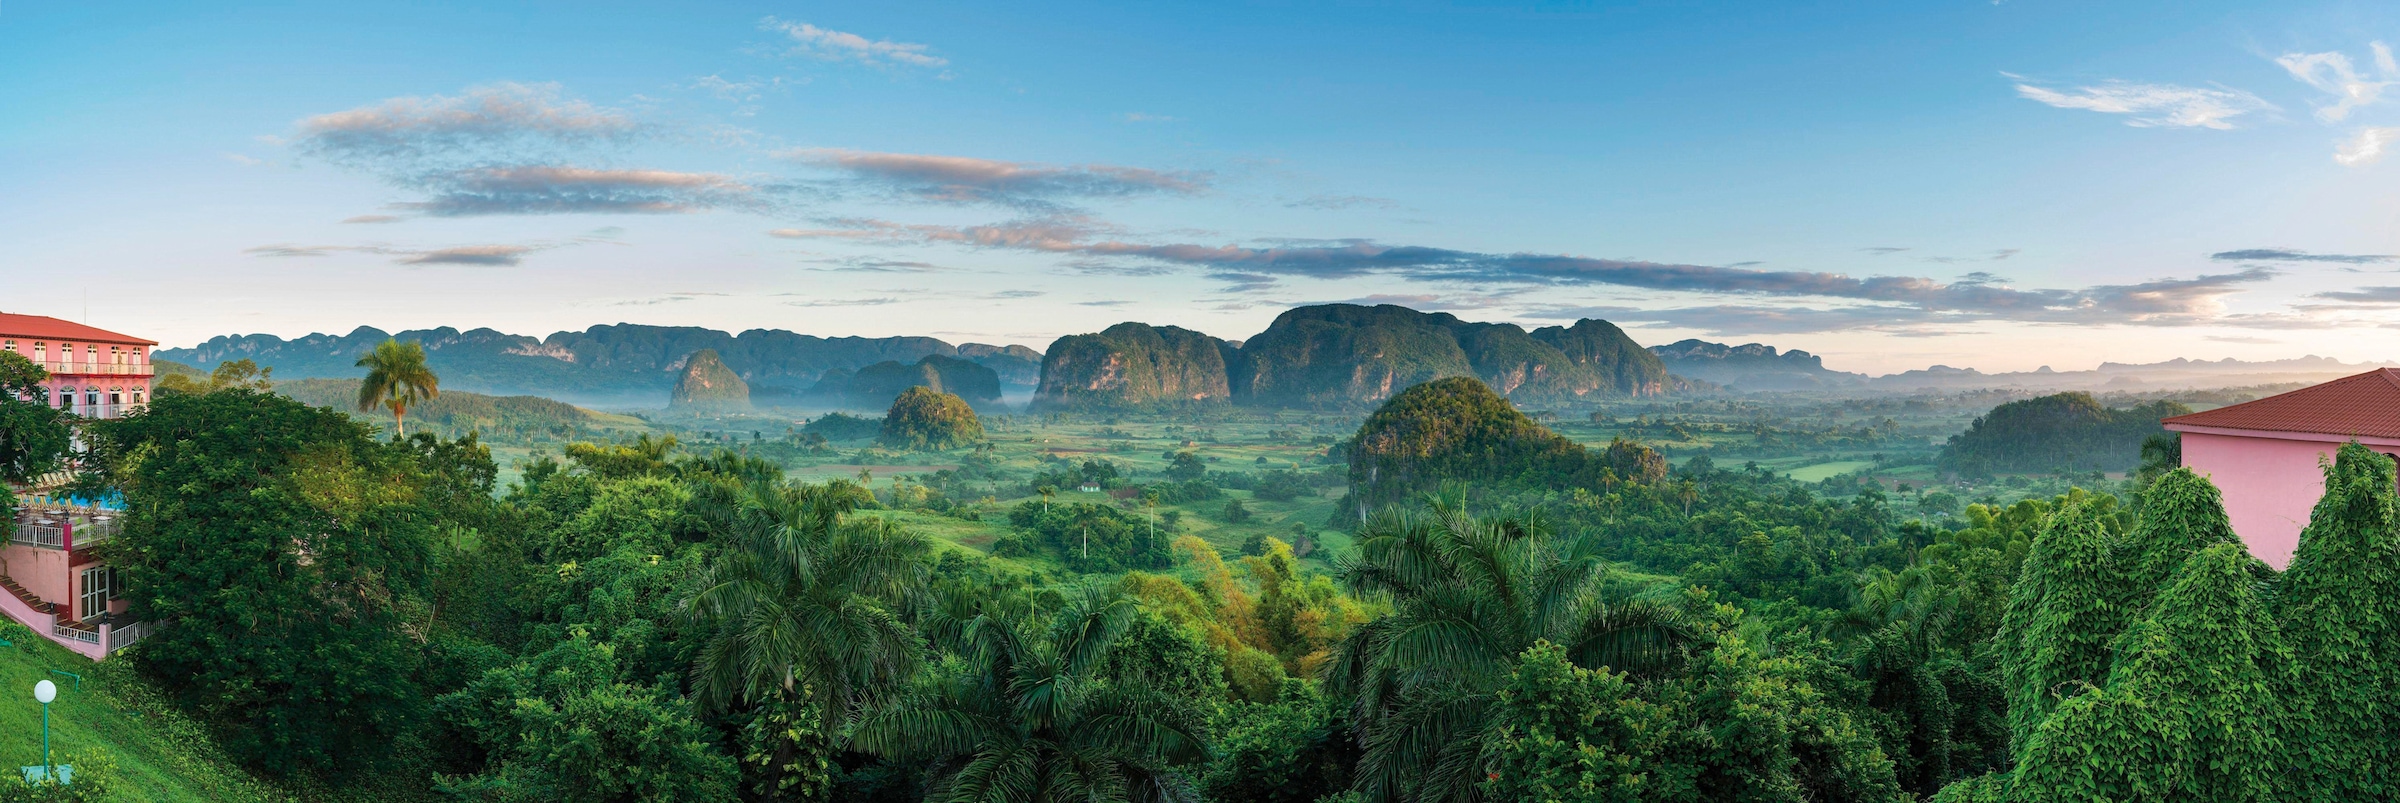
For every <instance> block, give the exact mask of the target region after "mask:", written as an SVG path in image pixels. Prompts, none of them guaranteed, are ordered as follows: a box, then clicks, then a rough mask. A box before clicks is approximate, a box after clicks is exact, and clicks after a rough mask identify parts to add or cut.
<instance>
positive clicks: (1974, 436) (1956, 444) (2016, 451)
mask: <svg viewBox="0 0 2400 803" xmlns="http://www.w3.org/2000/svg"><path fill="white" fill-rule="evenodd" d="M2191 411H2192V410H2191V408H2189V407H2185V406H2183V405H2181V404H2178V403H2175V402H2170V401H2159V402H2152V403H2149V404H2143V405H2137V406H2134V407H2129V408H2125V409H2121V410H2112V409H2109V408H2108V407H2104V406H2102V405H2101V404H2100V401H2099V400H2098V399H2094V398H2092V395H2091V394H2089V393H2080V392H2078V393H2060V394H2057V395H2052V396H2043V397H2040V398H2035V399H2026V400H2023V401H2013V402H2009V403H2007V404H2003V405H2000V406H1998V407H1994V408H1992V411H1991V412H1989V413H1986V414H1984V415H1983V417H1981V418H1977V419H1975V423H1974V425H1973V426H1970V427H1968V428H1967V431H1966V432H1963V433H1960V434H1958V435H1954V436H1952V437H1951V438H1950V443H1949V445H1947V446H1944V447H1942V453H1941V457H1940V459H1939V462H1940V465H1941V467H1942V469H1943V470H1945V471H1953V472H1957V473H1959V474H1962V475H1966V476H1987V475H1991V474H1997V473H2004V472H2026V471H2054V470H2061V469H2064V470H2072V471H2122V470H2125V469H2128V468H2132V467H2133V466H2134V465H2135V464H2136V463H2137V462H2138V461H2139V460H2140V459H2141V457H2142V442H2143V440H2144V439H2146V438H2149V437H2150V436H2152V435H2158V434H2163V433H2164V430H2162V429H2160V428H2159V424H2158V422H2159V419H2162V418H2166V417H2168V416H2175V415H2182V414H2184V413H2188V412H2191Z"/></svg>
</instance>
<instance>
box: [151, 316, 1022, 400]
mask: <svg viewBox="0 0 2400 803" xmlns="http://www.w3.org/2000/svg"><path fill="white" fill-rule="evenodd" d="M387 337H398V338H399V339H401V340H413V341H417V342H421V343H423V344H424V345H425V351H426V360H427V362H428V363H430V364H431V365H432V367H433V369H434V370H435V371H436V372H438V373H440V374H441V375H442V387H444V388H445V389H447V388H457V389H459V390H469V391H476V392H482V393H494V394H533V395H540V396H546V397H550V398H557V399H569V400H575V401H579V402H582V403H586V404H613V405H639V406H658V405H660V404H663V403H665V402H666V401H667V400H668V396H669V394H670V392H671V391H672V390H673V388H674V387H675V383H676V381H677V379H678V378H679V377H680V375H681V372H682V368H683V367H684V360H685V359H686V358H688V357H690V356H691V355H692V353H694V352H697V351H700V350H701V349H714V350H715V351H716V352H717V353H718V355H719V356H720V357H721V358H722V360H723V362H724V364H725V365H726V367H728V368H730V369H732V370H733V372H734V373H735V374H736V375H738V376H740V377H741V378H742V379H743V380H744V381H745V382H747V383H748V384H749V385H750V388H751V391H752V394H753V397H754V398H755V399H756V400H758V401H760V402H762V403H765V402H768V401H770V400H778V399H791V398H795V397H797V396H798V395H799V394H800V393H802V392H803V391H806V390H807V389H808V388H810V387H812V386H814V385H816V384H817V382H818V380H820V379H823V378H825V374H826V372H828V371H840V372H845V373H854V372H856V371H858V370H859V369H860V368H864V367H866V366H869V365H874V364H876V363H880V362H887V361H889V362H898V363H903V364H910V363H915V362H917V361H918V360H920V359H923V358H924V357H926V356H928V355H936V356H942V357H962V356H963V357H964V359H967V360H969V361H972V362H976V363H978V364H985V365H987V367H991V368H992V370H993V371H994V372H995V374H997V375H1000V376H1001V377H1003V378H1002V380H1001V381H1002V382H1003V384H1011V385H1019V386H1026V385H1030V384H1032V382H1031V381H1028V380H1029V379H1031V378H1030V377H1028V376H1027V375H1026V369H1025V366H1026V365H1030V364H1036V361H1038V360H1039V359H1040V354H1039V353H1038V352H1035V351H1033V350H1032V349H1029V348H1026V347H1024V346H1007V347H1000V346H986V345H980V344H973V343H970V344H967V345H966V346H963V347H962V346H954V345H951V344H950V343H947V342H944V341H941V340H937V339H934V338H930V337H883V338H866V337H831V338H826V337H815V336H811V335H802V334H796V333H793V332H787V331H783V330H779V329H753V330H750V331H746V332H743V333H741V334H739V335H735V334H730V333H726V332H722V331H717V330H714V329H704V328H700V327H688V326H678V327H669V326H642V325H636V324H617V325H614V326H595V327H592V328H590V329H588V330H585V331H582V332H559V333H556V334H553V335H550V336H549V337H547V338H542V339H538V340H537V339H535V338H532V337H528V336H525V335H512V334H507V333H504V332H498V331H494V330H491V329H475V330H472V331H467V332H461V331H459V330H457V329H453V328H450V327H442V328H439V329H426V330H413V331H404V332H400V333H398V334H396V335H394V334H387V333H385V332H384V331H383V330H380V329H375V328H372V327H363V326H362V327H359V328H358V329H356V330H353V331H352V332H351V333H349V334H347V335H329V334H312V335H309V336H307V337H301V338H297V339H293V340H284V339H283V338H280V337H275V336H273V335H234V336H224V337H217V338H214V339H211V340H209V341H208V342H206V343H203V344H201V345H199V346H197V347H194V348H188V349H163V350H160V351H159V352H158V355H157V356H158V358H159V359H165V360H174V361H177V362H182V363H185V364H189V365H192V366H195V367H197V368H200V369H202V370H208V369H210V368H213V367H215V366H216V364H217V363H219V362H222V361H225V360H234V359H242V358H249V359H251V360H254V361H256V362H257V363H258V364H260V365H265V366H273V367H274V369H275V378H276V379H279V380H288V379H304V378H311V377H322V378H333V379H354V378H357V377H359V376H361V375H363V373H364V372H363V371H361V370H360V369H358V368H356V367H354V366H353V363H354V362H356V361H357V359H358V356H359V355H360V354H364V353H366V351H367V350H368V349H371V348H373V347H374V345H375V344H376V343H380V342H383V340H384V339H385V338H387ZM1012 377H1013V378H1014V379H1015V380H1016V381H1010V378H1012ZM895 393H896V391H895ZM887 401H888V400H887ZM878 407H880V405H878Z"/></svg>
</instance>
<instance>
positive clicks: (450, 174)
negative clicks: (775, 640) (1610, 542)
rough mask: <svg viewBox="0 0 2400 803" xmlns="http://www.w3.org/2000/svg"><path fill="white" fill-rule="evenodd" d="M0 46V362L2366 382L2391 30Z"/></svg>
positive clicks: (2183, 8)
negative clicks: (353, 361) (1004, 353)
mask: <svg viewBox="0 0 2400 803" xmlns="http://www.w3.org/2000/svg"><path fill="white" fill-rule="evenodd" d="M2096 5H2100V4H2090V3H2070V2H2035V1H2032V0H2001V2H1993V1H1992V0H1971V1H1967V0H1956V1H1954V0H1934V1H1932V2H1928V1H1927V0H1914V1H1912V2H1891V3H1871V2H1850V3H1810V2H1800V3H1792V2H1777V3H1716V4H1691V3H1662V2H1633V3H1608V2H1533V3H1522V2H1519V3H1502V2H1493V3H1362V2H1351V3H1306V4H1302V3H1242V2H1213V3H1186V4H1160V3H1125V2H1105V3H1103V2H1093V3H1038V4H1036V3H1016V4H990V3H957V4H951V3H928V2H913V1H908V0H903V1H899V2H889V1H887V2H879V3H855V4H846V3H735V2H725V3H680V4H667V3H658V4H626V3H610V2H576V3H565V2H559V3H507V2H491V1H488V0H487V1H485V2H474V3H443V2H385V3H375V4H362V3H350V4H328V3H300V2H295V3H285V4H273V3H236V2H227V3H207V4H199V3H143V2H111V3H84V2H51V1H47V0H15V1H14V2H7V3H0V310H5V311H8V312H15V313H30V314H43V315H54V316H57V317H62V318H68V319H72V320H82V321H86V322H89V323H91V324H92V325H95V326H101V327H104V328H109V329H114V330H118V331H123V332H127V333H130V334H137V335H142V336H146V337H149V338H151V339H155V340H158V341H161V342H162V343H164V344H166V345H169V346H188V345H193V344H196V343H198V342H200V341H203V340H205V339H207V338H210V337H213V336H217V335H224V334H237V333H240V334H247V333H267V334H275V335H280V336H284V337H297V336H300V335H305V334H308V333H311V332H335V333H346V332H348V331H350V330H351V329H353V328H356V327H358V326H362V325H363V326H374V327H378V328H381V329H385V330H390V331H397V330H401V329H410V328H425V327H433V326H445V325H447V326H455V327H458V328H461V329H471V328H476V327H490V328H493V329H498V330H500V331H504V332H511V333H518V334H528V335H534V336H542V335H547V334H549V333H552V332H556V331H561V330H582V329H585V328H587V327H590V326H593V325H598V324H610V323H619V322H626V323H641V324H658V325H679V326H705V327H710V328H716V329H724V330H728V331H741V330H744V329H752V328H774V329H789V330H793V331H797V332H802V333H807V334H814V335H821V336H840V335H863V336H889V335H931V336H935V337H940V338H943V339H946V340H949V341H951V342H984V343H995V344H1009V343H1022V344H1025V345H1029V346H1033V347H1035V348H1037V349H1039V348H1044V347H1046V346H1047V345H1048V344H1049V342H1050V341H1051V340H1052V339H1054V338H1056V337H1058V336H1061V335H1067V334H1075V333H1080V332H1091V331H1097V330H1099V329H1102V328H1105V327H1107V326H1109V325H1112V324H1115V323H1117V322H1120V321H1129V320H1131V321H1143V322H1148V323H1152V324H1160V325H1175V326H1182V327H1185V328H1189V329H1195V330H1199V331H1203V332H1207V333H1209V334H1213V335H1217V336H1220V337H1225V338H1230V339H1241V338H1246V337H1249V336H1251V335H1253V334H1256V333H1257V332H1259V331H1260V330H1262V329H1264V328H1265V327H1266V326H1267V325H1268V324H1269V323H1270V322H1271V321H1272V320H1273V319H1274V317H1275V316H1276V315H1277V314H1279V313H1281V312H1282V311H1284V310H1286V309H1288V308H1290V307H1292V306H1296V305H1301V304H1311V303H1325V302H1352V303H1396V304H1403V305H1406V306H1410V307H1414V308H1417V309H1423V310H1436V311H1445V312H1451V313H1454V314H1457V315H1459V316H1460V317H1462V318H1465V319H1468V320H1495V321H1512V322H1516V323H1520V324H1523V325H1526V326H1528V327H1533V326H1545V325H1555V324H1564V323H1571V322H1572V321H1574V320H1576V319H1578V318H1585V317H1597V318H1603V319H1606V320H1609V321H1612V322H1615V323H1617V324H1619V325H1621V326H1623V327H1625V329H1626V330H1627V331H1628V332H1629V333H1631V334H1632V335H1633V336H1634V337H1635V338H1636V339H1637V340H1639V341H1641V342H1642V343H1644V344H1661V343H1668V342H1673V341H1676V340H1680V339H1684V338H1694V337H1696V338H1701V339H1706V340H1712V341H1719V342H1727V343H1737V344H1738V343H1746V342H1763V343H1767V344H1770V345H1775V346H1778V347H1782V348H1800V349H1806V350H1808V351H1810V352H1812V353H1816V354H1819V355H1822V356H1824V358H1825V362H1826V365H1827V366H1828V367H1832V368H1836V369H1841V370H1851V371H1863V372H1867V373H1875V374H1881V373H1889V372H1895V371H1901V370H1907V369H1911V368H1920V367H1924V366H1926V365H1931V364H1944V365H1951V366H1960V367H1974V368H1979V369H1982V370H1985V371H2010V370H2031V369H2034V368H2036V367H2039V366H2043V365H2048V366H2052V367H2054V368H2056V369H2058V370H2073V369H2085V368H2091V367H2093V366H2095V365H2097V364H2098V363H2100V362H2102V361H2115V362H2150V361H2157V360H2165V359H2172V358H2177V357H2188V358H2195V359H2202V358H2205V359H2218V358H2225V357H2234V358H2240V359H2249V360H2259V359H2278V358H2286V357H2296V356H2301V355H2308V354H2314V355H2323V356H2330V357H2336V358H2340V359H2344V360H2352V361H2358V360H2386V359H2392V358H2394V357H2395V355H2394V351H2395V349H2394V346H2395V345H2400V256H2395V255H2400V172H2396V171H2400V157H2394V156H2391V154H2392V153H2393V152H2396V151H2400V65H2396V64H2395V63H2394V55H2393V50H2392V46H2391V45H2390V44H2387V43H2400V4H2393V3H2388V2H2386V3H2356V2H2339V3H2311V2H2249V3H2227V2H2173V3H2168V2H2156V3H2153V2H2125V3H2110V4H2105V5H2106V7H2104V8H2100V7H2094V6H2096Z"/></svg>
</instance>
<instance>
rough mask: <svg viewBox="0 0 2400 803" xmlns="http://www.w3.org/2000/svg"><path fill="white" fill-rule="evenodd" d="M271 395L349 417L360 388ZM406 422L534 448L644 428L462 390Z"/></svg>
mask: <svg viewBox="0 0 2400 803" xmlns="http://www.w3.org/2000/svg"><path fill="white" fill-rule="evenodd" d="M275 392H277V393H280V394H283V395H285V396H290V397H292V398H293V399H296V400H298V401H300V402H303V403H305V404H308V405H311V406H315V407H331V408H333V409H336V410H343V411H348V410H351V409H353V408H355V406H356V404H357V401H358V382H357V381H356V380H349V379H301V380H294V381H286V382H277V383H275ZM408 422H409V431H411V432H414V431H417V428H418V427H420V426H422V427H425V431H427V432H433V433H437V434H440V435H443V436H446V437H457V436H460V435H464V434H466V433H469V432H479V433H482V434H483V435H484V437H485V438H486V439H487V440H491V439H500V440H511V441H534V442H541V441H554V440H565V439H572V438H578V437H586V438H588V437H592V436H595V435H599V434H602V433H606V432H611V431H616V430H628V431H630V430H639V429H644V428H645V427H644V425H643V424H642V422H641V421H639V420H636V419H632V418H628V417H625V416H620V415H610V414H607V413H598V412H593V411H591V410H586V409H583V408H581V407H577V406H575V405H572V404H568V403H566V402H561V401H554V400H551V399H545V398H541V397H539V396H486V395H484V394H481V393H469V392H466V391H462V390H445V391H443V392H442V395H441V396H439V397H436V398H433V399H428V400H425V401H422V402H419V403H417V405H416V406H413V407H410V408H409V410H408ZM385 423H389V422H385Z"/></svg>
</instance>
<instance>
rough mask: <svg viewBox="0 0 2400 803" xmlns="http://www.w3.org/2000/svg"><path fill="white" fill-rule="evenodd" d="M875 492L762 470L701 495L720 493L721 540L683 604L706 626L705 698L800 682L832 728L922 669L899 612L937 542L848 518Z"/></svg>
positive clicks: (756, 697) (728, 701)
mask: <svg viewBox="0 0 2400 803" xmlns="http://www.w3.org/2000/svg"><path fill="white" fill-rule="evenodd" d="M710 496H712V497H714V496H717V495H716V494H711V495H710ZM870 498H871V497H869V496H868V495H867V494H866V492H865V489H864V488H862V487H860V486H858V485H854V484H851V483H850V482H848V481H843V480H836V481H834V482H829V483H826V484H823V485H801V486H792V485H785V484H782V483H780V482H777V481H775V480H773V479H766V478H761V479H758V480H754V481H752V482H751V483H749V484H748V486H747V487H746V488H744V489H743V490H741V491H740V492H738V493H736V494H733V495H731V498H717V499H714V500H703V501H704V502H708V501H715V502H716V504H715V505H713V507H714V508H715V509H714V510H711V511H708V515H706V516H705V517H706V518H708V519H710V520H712V522H714V523H715V525H716V527H717V528H718V529H719V530H721V531H722V543H724V544H726V549H725V551H724V552H723V553H722V554H720V555H719V556H718V557H717V559H716V562H715V563H714V564H713V565H711V566H710V567H709V569H708V571H707V573H706V574H705V575H703V577H702V580H701V583H700V591H699V592H698V593H696V594H694V595H693V596H692V597H691V598H690V599H689V600H686V601H685V602H684V607H685V609H686V610H687V611H689V612H690V613H691V615H692V616H693V617H694V619H695V620H696V621H697V623H698V624H699V625H700V626H701V628H702V629H703V632H704V633H705V635H704V637H703V638H704V641H703V642H702V645H701V647H700V653H699V655H698V657H697V658H696V659H695V660H694V662H693V666H692V694H693V696H694V698H696V700H697V702H699V703H700V705H701V706H702V707H703V708H707V709H712V710H716V709H722V708H725V707H728V706H733V705H737V704H754V703H759V702H761V701H764V700H767V699H769V698H771V697H774V696H776V695H793V694H798V693H799V692H800V690H802V689H805V690H807V693H809V694H812V695H815V696H816V697H817V700H818V702H821V703H823V706H822V709H821V710H822V711H823V714H824V717H825V719H826V723H825V724H826V725H827V727H828V730H832V729H833V728H834V727H835V726H838V725H839V724H840V723H841V721H842V720H844V719H847V718H848V716H849V715H850V714H851V712H852V711H854V710H856V709H857V708H858V707H860V706H863V705H866V704H869V703H872V702H874V701H875V700H877V699H880V697H881V696H882V695H885V694H887V693H890V692H893V691H896V690H898V689H900V688H901V686H902V684H903V683H905V681H906V680H907V679H908V678H909V676H911V675H912V674H913V673H914V672H915V670H916V667H917V665H918V664H919V663H921V659H922V656H923V651H924V650H923V646H922V643H921V641H920V639H919V638H918V636H917V634H916V631H914V630H913V629H911V628H910V627H909V626H908V624H907V623H906V622H904V621H902V619H901V612H902V611H904V610H906V609H907V608H908V607H909V606H911V605H914V604H915V603H916V601H917V597H918V596H919V595H920V594H921V592H922V590H923V588H924V586H925V582H926V575H927V569H926V560H925V558H926V556H927V555H928V554H929V553H930V552H931V549H932V547H931V545H930V544H929V543H928V542H927V541H926V540H925V539H924V538H922V537H920V536H918V535H915V534H913V533H909V532H907V531H904V530H901V529H899V528H898V527H896V526H894V525H893V524H892V523H891V522H890V521H889V520H886V519H879V518H856V519H845V518H843V516H844V514H847V513H848V512H850V511H852V510H855V509H857V508H858V507H859V506H860V505H861V504H863V503H864V502H865V501H866V500H868V499H870Z"/></svg>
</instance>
